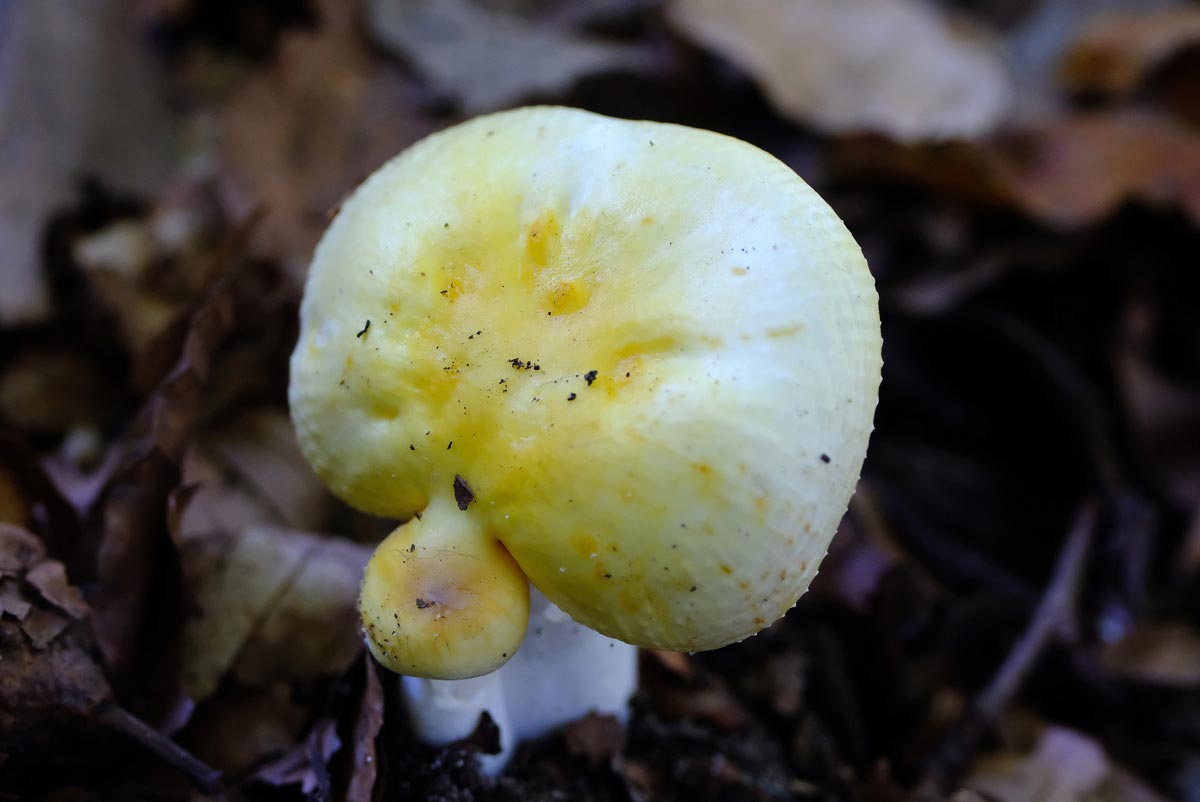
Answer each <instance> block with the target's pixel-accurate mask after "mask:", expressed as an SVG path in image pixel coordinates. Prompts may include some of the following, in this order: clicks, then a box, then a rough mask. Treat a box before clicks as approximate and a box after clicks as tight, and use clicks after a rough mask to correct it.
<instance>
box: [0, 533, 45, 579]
mask: <svg viewBox="0 0 1200 802" xmlns="http://www.w3.org/2000/svg"><path fill="white" fill-rule="evenodd" d="M45 557H46V548H45V546H43V545H42V541H41V540H39V539H38V538H37V537H35V536H34V535H33V534H32V533H31V532H29V531H27V530H25V529H22V528H21V527H19V526H14V525H12V524H7V523H0V577H5V576H17V575H18V574H20V573H23V572H24V571H26V570H28V569H29V568H32V567H33V566H34V565H37V564H38V563H39V562H41V561H42V560H44V559H45Z"/></svg>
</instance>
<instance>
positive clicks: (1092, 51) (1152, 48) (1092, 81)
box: [1059, 6, 1200, 96]
mask: <svg viewBox="0 0 1200 802" xmlns="http://www.w3.org/2000/svg"><path fill="white" fill-rule="evenodd" d="M1192 48H1200V8H1196V7H1194V6H1193V7H1184V8H1173V9H1165V10H1161V11H1158V12H1155V13H1149V14H1147V13H1146V12H1144V11H1143V12H1141V13H1125V14H1110V15H1104V16H1100V17H1097V18H1096V19H1093V20H1092V21H1090V22H1089V23H1088V24H1087V25H1086V26H1085V27H1084V29H1083V31H1082V32H1080V34H1079V36H1078V38H1077V39H1076V40H1075V42H1074V43H1073V44H1072V46H1071V49H1070V50H1069V51H1068V52H1067V54H1066V57H1065V58H1064V59H1063V62H1062V65H1061V68H1060V71H1059V76H1060V78H1061V80H1062V82H1063V84H1065V85H1066V87H1067V88H1068V89H1071V90H1073V91H1076V92H1097V93H1104V94H1109V95H1117V96H1123V95H1128V94H1130V93H1132V92H1133V91H1134V90H1136V89H1137V88H1138V87H1139V86H1140V85H1141V84H1142V82H1143V81H1144V80H1145V79H1146V76H1147V75H1149V74H1150V73H1151V72H1153V71H1154V70H1155V69H1156V68H1158V67H1160V66H1162V65H1163V64H1165V63H1166V62H1167V61H1168V60H1170V59H1171V58H1172V57H1174V56H1176V55H1179V54H1180V53H1182V52H1183V51H1184V50H1187V49H1192Z"/></svg>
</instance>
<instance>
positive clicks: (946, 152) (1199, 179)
mask: <svg viewBox="0 0 1200 802" xmlns="http://www.w3.org/2000/svg"><path fill="white" fill-rule="evenodd" d="M843 155H844V156H845V157H846V164H847V165H849V166H851V167H853V168H854V169H858V170H881V171H884V172H887V173H891V174H893V175H899V176H902V177H905V178H910V179H914V180H916V181H918V182H921V183H924V184H927V185H929V186H932V187H933V188H935V189H937V190H939V191H942V192H950V193H953V194H958V195H961V196H964V197H968V198H972V199H977V200H980V201H983V202H986V203H990V204H1002V205H1006V206H1014V207H1016V208H1018V209H1020V210H1021V211H1023V212H1024V213H1026V214H1028V215H1030V216H1032V217H1034V218H1036V219H1038V220H1040V221H1041V222H1042V223H1045V224H1047V225H1051V226H1056V227H1061V228H1075V227H1080V226H1085V225H1089V224H1092V223H1095V222H1098V221H1100V220H1102V219H1104V218H1105V217H1107V216H1108V215H1110V214H1112V213H1113V212H1114V211H1116V209H1117V208H1118V207H1119V206H1120V205H1121V204H1122V203H1124V202H1127V201H1131V200H1135V201H1139V202H1142V203H1146V204H1150V205H1153V206H1161V207H1177V208H1181V209H1183V211H1185V212H1186V213H1187V214H1188V215H1190V216H1191V217H1192V218H1193V219H1194V220H1198V221H1200V135H1198V134H1197V133H1196V132H1194V131H1192V130H1190V129H1187V128H1185V127H1183V126H1181V125H1178V124H1176V123H1174V122H1172V121H1171V120H1170V119H1167V118H1165V117H1162V116H1158V115H1153V114H1143V113H1138V112H1127V111H1121V112H1114V113H1110V114H1106V113H1093V114H1075V115H1071V116H1067V117H1063V118H1058V119H1052V120H1046V121H1043V122H1040V123H1035V124H1030V125H1028V126H1025V127H1023V128H1020V129H1015V130H1010V131H1008V132H1006V133H1004V134H1003V135H999V136H996V137H992V138H990V139H988V140H985V141H983V142H978V143H957V144H947V145H941V146H937V147H933V146H927V147H910V148H901V147H898V146H889V145H888V144H887V143H884V142H880V141H878V140H870V141H868V140H861V141H857V142H851V143H848V144H847V146H846V147H845V148H844V151H843Z"/></svg>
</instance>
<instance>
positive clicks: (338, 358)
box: [290, 107, 881, 678]
mask: <svg viewBox="0 0 1200 802" xmlns="http://www.w3.org/2000/svg"><path fill="white" fill-rule="evenodd" d="M880 349H881V341H880V331H879V316H878V303H877V298H876V294H875V288H874V283H873V280H872V278H871V275H870V273H869V271H868V269H867V265H866V263H865V261H864V259H863V256H862V253H861V251H860V249H859V248H858V246H857V245H856V243H855V242H854V240H853V238H852V237H851V236H850V234H849V232H847V230H846V228H845V226H844V225H843V224H842V222H841V221H840V220H839V219H838V218H837V216H836V215H835V214H834V213H833V211H832V210H831V209H830V208H829V207H828V206H827V205H826V204H825V203H824V201H822V200H821V198H820V197H819V196H818V195H817V194H816V193H815V192H814V191H813V190H812V189H811V188H810V187H808V185H807V184H805V183H804V182H803V181H802V180H801V179H800V178H799V177H798V176H797V175H796V174H795V173H794V172H792V171H791V170H790V169H789V168H788V167H787V166H785V165H784V164H782V163H781V162H779V161H778V160H776V159H775V158H773V157H772V156H770V155H768V154H766V153H764V152H763V151H761V150H759V149H757V148H755V147H753V146H751V145H748V144H746V143H744V142H741V141H738V140H735V139H731V138H729V137H725V136H721V135H718V134H714V133H711V132H707V131H699V130H694V129H689V128H685V127H681V126H676V125H666V124H661V123H650V122H631V121H626V120H616V119H610V118H607V117H602V116H599V115H595V114H591V113H587V112H583V111H578V110H573V109H564V108H545V107H538V108H526V109H519V110H515V111H509V112H502V113H499V114H494V115H490V116H486V117H481V118H477V119H474V120H471V121H469V122H466V123H463V124H461V125H458V126H455V127H453V128H450V129H448V130H446V131H443V132H441V133H439V134H435V135H433V136H431V137H429V138H427V139H425V140H423V141H422V142H420V143H418V144H416V145H414V146H413V147H411V148H409V149H408V150H407V151H405V152H404V153H402V154H401V155H400V156H398V157H397V158H396V159H394V160H393V161H391V162H389V163H388V164H387V165H385V166H384V167H382V168H381V169H380V170H379V171H377V172H376V173H375V174H374V175H373V176H371V178H369V179H368V180H367V181H366V182H365V183H364V184H363V185H362V186H361V187H360V188H359V189H358V190H357V191H356V192H355V193H354V194H353V195H352V196H351V197H350V198H349V200H347V201H346V202H345V203H344V204H343V205H342V208H341V210H340V212H339V213H338V215H337V218H336V219H335V220H334V222H333V223H332V225H331V226H330V228H329V230H328V232H326V234H325V237H324V239H323V240H322V241H321V243H320V245H319V246H318V248H317V251H316V255H315V257H314V260H313V265H312V269H311V273H310V274H309V279H308V285H307V288H306V291H305V296H304V302H303V306H302V309H301V331H300V339H299V342H298V344H297V346H296V350H295V353H294V354H293V357H292V366H291V367H292V378H291V387H290V402H291V407H292V415H293V418H294V420H295V423H296V428H297V430H298V432H299V437H300V442H301V445H302V447H303V449H304V453H305V454H306V455H307V457H308V459H309V460H310V461H311V462H312V464H313V466H314V467H315V469H316V470H317V472H318V473H319V474H320V475H321V476H322V477H323V478H324V480H325V481H326V482H328V483H329V485H330V486H331V487H332V489H333V490H334V491H335V492H336V493H337V494H338V495H340V496H341V497H342V498H344V499H345V500H346V501H347V502H349V503H350V504H352V505H354V506H356V507H359V508H361V509H364V510H367V511H369V512H373V513H377V514H381V515H388V516H394V517H401V518H407V517H409V516H413V515H414V514H418V513H421V519H420V521H415V522H414V523H411V524H408V525H405V526H402V527H400V528H399V529H397V530H396V532H394V533H393V534H392V535H391V536H390V537H389V538H388V539H387V540H386V541H385V542H384V543H383V544H382V545H381V546H380V548H379V550H378V551H377V553H376V556H375V558H374V559H373V560H372V562H371V564H370V565H369V566H368V568H367V573H366V576H365V578H364V585H363V595H362V599H361V603H360V608H361V610H362V613H363V617H364V621H365V622H366V627H367V632H368V635H369V638H368V641H369V643H370V645H371V648H372V650H373V651H374V652H375V654H376V656H377V657H379V658H380V659H381V660H382V661H383V662H384V663H385V664H386V665H389V666H390V667H392V668H394V669H395V670H398V671H402V672H404V673H408V674H413V675H418V676H429V677H441V678H452V677H464V676H472V675H475V674H480V673H484V672H486V671H489V670H491V669H493V668H495V667H497V666H498V665H500V664H501V663H503V662H504V660H505V659H507V657H508V656H511V654H512V653H513V652H514V651H515V649H516V647H517V646H519V644H520V642H521V637H522V636H523V633H524V626H525V618H526V616H527V615H528V593H527V585H526V580H528V582H532V583H533V585H535V586H536V587H537V588H538V589H540V590H541V591H542V592H543V593H544V594H545V595H546V596H547V597H548V598H549V599H550V600H551V601H553V602H554V603H555V604H557V605H558V606H559V607H561V608H562V609H563V610H564V611H566V612H567V613H568V614H569V615H570V616H571V617H572V618H574V619H575V620H577V621H579V622H580V623H582V624H585V625H587V626H589V627H591V628H593V629H595V630H597V631H599V632H601V633H603V634H605V635H609V636H611V637H614V638H618V639H620V640H623V641H627V642H629V643H633V644H637V645H640V646H649V647H655V648H660V649H676V650H688V651H696V650H704V649H713V648H716V647H719V646H723V645H725V644H728V643H732V642H734V641H738V640H740V639H742V638H745V637H747V636H749V635H752V634H754V633H755V632H757V631H759V630H761V629H762V628H763V627H765V626H767V625H768V624H770V623H771V622H772V621H774V620H775V619H777V618H779V617H780V616H782V615H783V614H784V613H785V612H786V611H787V610H788V609H789V608H790V607H791V606H792V605H793V604H794V603H795V601H796V599H797V598H798V597H799V596H800V594H801V593H803V592H804V590H805V589H806V588H807V587H808V584H809V582H810V581H811V580H812V577H813V576H814V575H815V573H816V569H817V564H818V563H819V562H820V560H821V558H822V557H823V556H824V554H825V551H826V548H827V546H828V544H829V541H830V539H831V538H832V536H833V534H834V531H835V529H836V527H837V524H838V522H839V520H840V518H841V516H842V514H843V513H844V512H845V509H846V505H847V503H848V501H849V498H850V495H851V493H852V492H853V489H854V485H855V483H856V481H857V478H858V474H859V471H860V469H861V466H862V462H863V458H864V455H865V453H866V448H867V440H868V437H869V435H870V432H871V429H872V417H873V414H874V409H875V404H876V399H877V393H878V387H879V378H880V369H881V357H880Z"/></svg>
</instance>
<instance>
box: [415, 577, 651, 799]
mask: <svg viewBox="0 0 1200 802" xmlns="http://www.w3.org/2000/svg"><path fill="white" fill-rule="evenodd" d="M529 595H530V599H529V601H530V614H529V628H528V630H527V631H526V634H525V640H524V641H523V642H522V644H521V647H520V649H518V650H517V653H516V654H515V655H514V656H513V657H512V659H510V660H509V661H508V662H507V663H505V664H504V665H502V666H501V667H500V668H498V669H497V670H495V671H493V672H492V673H490V674H485V675H483V676H481V677H473V678H471V679H462V680H439V679H423V678H420V677H407V676H406V677H404V678H403V679H402V684H401V690H402V693H403V696H404V701H405V703H406V706H407V708H408V711H409V717H410V720H411V722H412V726H413V729H414V730H415V731H416V733H417V735H418V736H420V737H421V738H422V739H424V740H425V741H427V742H429V743H434V744H443V743H449V742H451V741H456V740H458V739H460V738H465V737H466V736H468V735H470V734H471V733H472V732H473V731H474V730H475V728H476V726H477V725H478V724H479V717H480V715H481V714H482V713H483V712H484V711H486V712H487V713H488V715H489V716H491V718H492V720H493V721H494V722H495V723H496V726H497V727H498V728H499V730H500V752H499V753H498V754H494V755H481V760H480V764H481V768H482V770H483V772H484V773H485V774H487V775H489V776H495V775H497V774H499V773H500V772H501V771H502V770H503V769H504V767H505V765H507V763H508V761H509V759H510V758H511V757H512V755H513V753H514V751H515V749H516V747H517V745H518V744H520V743H521V742H522V741H525V740H530V739H534V738H538V737H541V736H542V735H545V734H547V733H548V732H550V731H551V730H553V729H555V728H556V727H560V726H562V725H563V724H566V723H568V722H571V721H574V720H575V719H578V718H581V717H583V716H584V715H586V714H587V713H589V712H596V713H601V714H606V715H611V716H615V717H616V718H617V719H618V720H619V721H620V722H621V723H622V724H624V723H625V721H626V720H627V719H628V716H629V700H630V698H631V697H632V696H633V694H634V692H635V691H636V690H637V648H636V647H634V646H630V645H629V644H627V643H622V642H621V641H618V640H613V639H612V638H608V637H605V636H604V635H601V634H599V633H598V632H595V631H594V630H591V629H588V628H587V627H585V626H583V625H582V624H578V623H576V622H575V621H573V620H572V619H571V618H570V617H569V616H568V615H567V614H566V613H564V612H563V611H562V610H560V609H559V608H558V607H556V606H555V605H554V604H553V603H552V602H550V601H549V600H548V599H547V598H546V597H545V596H543V595H542V594H541V593H540V592H539V591H538V590H536V589H533V588H531V589H530V594H529Z"/></svg>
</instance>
